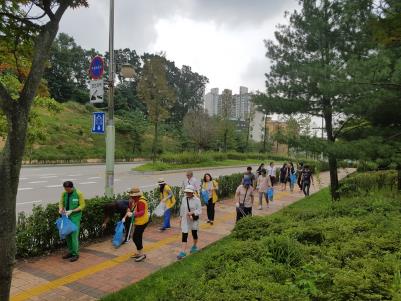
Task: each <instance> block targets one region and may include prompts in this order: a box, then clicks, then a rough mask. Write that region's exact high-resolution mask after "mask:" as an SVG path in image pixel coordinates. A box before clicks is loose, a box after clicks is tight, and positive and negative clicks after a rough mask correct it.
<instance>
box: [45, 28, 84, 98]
mask: <svg viewBox="0 0 401 301" xmlns="http://www.w3.org/2000/svg"><path fill="white" fill-rule="evenodd" d="M90 59H91V57H90V55H89V53H88V52H87V51H85V50H84V49H82V48H81V46H78V45H77V44H76V43H75V41H74V38H73V37H71V36H69V35H67V34H65V33H60V34H59V35H58V37H57V38H56V39H55V41H54V43H53V45H52V48H51V55H50V66H49V68H48V69H46V71H45V75H44V78H45V79H46V80H47V83H48V86H49V90H50V94H51V96H52V97H53V98H55V99H57V100H58V101H60V102H65V101H68V100H74V101H77V102H80V103H85V102H87V101H88V93H89V92H88V88H87V84H86V82H87V80H88V79H89V77H88V69H89V67H88V66H89V62H90Z"/></svg>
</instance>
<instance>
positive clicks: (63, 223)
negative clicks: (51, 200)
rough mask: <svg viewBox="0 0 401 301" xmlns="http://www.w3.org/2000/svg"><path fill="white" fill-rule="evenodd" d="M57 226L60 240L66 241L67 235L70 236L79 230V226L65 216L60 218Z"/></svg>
mask: <svg viewBox="0 0 401 301" xmlns="http://www.w3.org/2000/svg"><path fill="white" fill-rule="evenodd" d="M55 224H56V226H57V229H58V234H59V235H60V239H65V238H66V237H67V235H70V234H71V233H72V232H75V231H77V230H78V228H77V226H76V225H75V224H74V223H73V222H72V221H71V220H70V219H69V218H68V217H67V215H65V214H63V215H62V216H61V217H60V218H58V219H57V220H56V223H55Z"/></svg>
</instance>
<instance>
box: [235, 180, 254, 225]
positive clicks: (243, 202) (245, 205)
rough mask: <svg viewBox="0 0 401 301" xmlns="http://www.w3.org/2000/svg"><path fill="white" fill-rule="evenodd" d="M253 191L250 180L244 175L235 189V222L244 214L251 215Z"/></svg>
mask: <svg viewBox="0 0 401 301" xmlns="http://www.w3.org/2000/svg"><path fill="white" fill-rule="evenodd" d="M254 191H255V190H254V189H253V187H252V180H251V179H250V178H249V177H247V176H245V177H244V179H243V180H242V184H241V185H239V186H238V187H237V190H236V191H235V201H236V210H237V218H236V221H237V222H238V221H239V220H240V219H241V218H243V217H244V216H247V215H252V204H253V199H254V193H255V192H254Z"/></svg>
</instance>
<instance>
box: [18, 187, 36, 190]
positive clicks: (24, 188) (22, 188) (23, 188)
mask: <svg viewBox="0 0 401 301" xmlns="http://www.w3.org/2000/svg"><path fill="white" fill-rule="evenodd" d="M31 189H33V188H32V187H21V188H18V191H20V190H31Z"/></svg>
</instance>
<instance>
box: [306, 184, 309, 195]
mask: <svg viewBox="0 0 401 301" xmlns="http://www.w3.org/2000/svg"><path fill="white" fill-rule="evenodd" d="M309 189H310V182H309V183H307V184H306V195H309Z"/></svg>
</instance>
